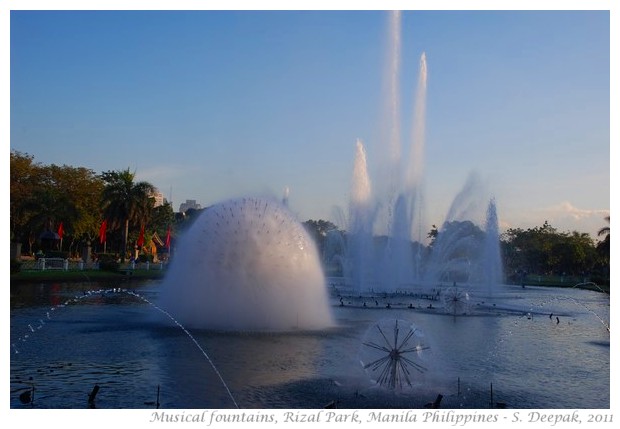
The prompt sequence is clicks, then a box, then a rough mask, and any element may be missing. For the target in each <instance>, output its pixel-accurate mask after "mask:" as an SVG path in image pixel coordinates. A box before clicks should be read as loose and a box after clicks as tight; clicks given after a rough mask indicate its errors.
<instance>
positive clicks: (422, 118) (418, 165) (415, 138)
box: [405, 52, 428, 189]
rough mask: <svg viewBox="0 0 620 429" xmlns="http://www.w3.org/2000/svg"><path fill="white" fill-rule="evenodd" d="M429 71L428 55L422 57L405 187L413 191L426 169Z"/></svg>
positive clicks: (423, 54)
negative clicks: (425, 148) (425, 151)
mask: <svg viewBox="0 0 620 429" xmlns="http://www.w3.org/2000/svg"><path fill="white" fill-rule="evenodd" d="M427 79H428V71H427V66H426V53H425V52H423V53H422V55H421V56H420V71H419V76H418V85H417V89H416V95H415V107H414V113H413V129H412V139H411V152H410V154H409V166H408V169H407V177H406V180H405V186H406V188H408V189H413V188H415V187H418V186H419V185H420V182H421V180H422V173H423V168H424V146H425V140H426V87H427Z"/></svg>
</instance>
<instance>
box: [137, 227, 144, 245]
mask: <svg viewBox="0 0 620 429" xmlns="http://www.w3.org/2000/svg"><path fill="white" fill-rule="evenodd" d="M136 244H137V245H138V247H142V246H144V227H142V229H140V237H138V242H137V243H136Z"/></svg>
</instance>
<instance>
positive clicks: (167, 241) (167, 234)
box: [166, 226, 170, 250]
mask: <svg viewBox="0 0 620 429" xmlns="http://www.w3.org/2000/svg"><path fill="white" fill-rule="evenodd" d="M166 247H167V248H168V250H170V226H168V232H167V233H166Z"/></svg>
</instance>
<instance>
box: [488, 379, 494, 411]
mask: <svg viewBox="0 0 620 429" xmlns="http://www.w3.org/2000/svg"><path fill="white" fill-rule="evenodd" d="M489 405H491V408H493V383H491V402H490V404H489Z"/></svg>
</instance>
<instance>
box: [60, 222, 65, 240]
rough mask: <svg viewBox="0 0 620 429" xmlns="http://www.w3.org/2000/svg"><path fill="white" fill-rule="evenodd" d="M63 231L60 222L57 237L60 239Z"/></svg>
mask: <svg viewBox="0 0 620 429" xmlns="http://www.w3.org/2000/svg"><path fill="white" fill-rule="evenodd" d="M64 233H65V229H64V228H63V227H62V222H60V225H58V237H59V238H60V239H61V240H62V235H63V234H64Z"/></svg>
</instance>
